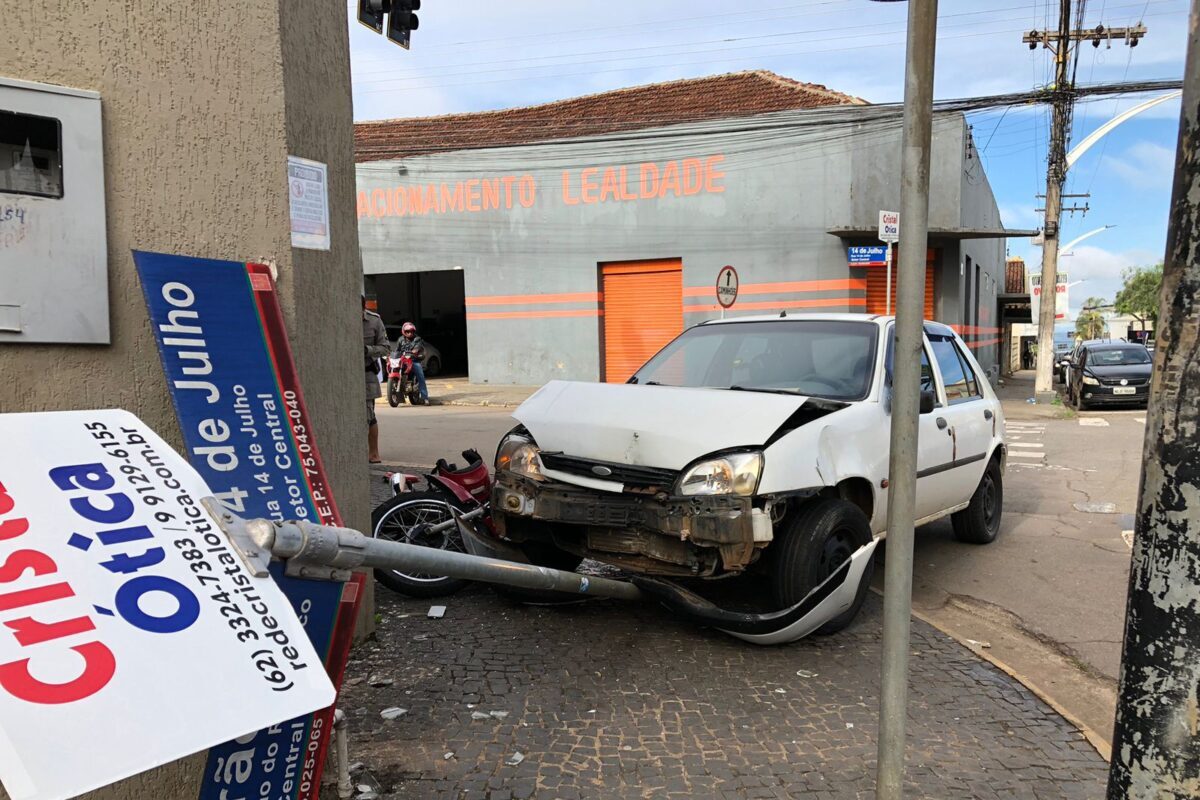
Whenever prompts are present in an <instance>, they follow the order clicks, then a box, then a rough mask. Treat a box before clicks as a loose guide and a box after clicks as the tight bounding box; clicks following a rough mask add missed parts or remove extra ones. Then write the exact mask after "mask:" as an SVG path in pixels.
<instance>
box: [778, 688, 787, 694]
mask: <svg viewBox="0 0 1200 800" xmlns="http://www.w3.org/2000/svg"><path fill="white" fill-rule="evenodd" d="M775 694H787V689H776V690H775Z"/></svg>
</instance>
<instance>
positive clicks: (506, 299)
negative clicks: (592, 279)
mask: <svg viewBox="0 0 1200 800" xmlns="http://www.w3.org/2000/svg"><path fill="white" fill-rule="evenodd" d="M600 297H601V295H600V293H599V292H570V293H567V294H493V295H481V296H478V297H468V298H467V300H466V303H467V305H469V306H509V305H519V304H521V303H529V304H536V303H598V302H600Z"/></svg>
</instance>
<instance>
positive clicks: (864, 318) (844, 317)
mask: <svg viewBox="0 0 1200 800" xmlns="http://www.w3.org/2000/svg"><path fill="white" fill-rule="evenodd" d="M798 319H803V320H819V321H823V322H873V323H875V324H876V325H885V324H887V323H889V322H892V321H893V320H895V319H896V318H895V317H894V316H889V315H886V314H855V313H850V312H831V311H795V312H792V311H780V313H778V314H755V315H753V316H746V317H729V318H727V319H709V320H705V321H704V322H701V323H698V324H700V325H728V324H729V323H731V322H779V321H780V320H783V321H787V320H792V321H795V320H798ZM925 327H926V329H927V330H929V329H932V330H934V331H935V332H937V333H942V332H943V331H942V329H944V331H945V332H946V333H951V332H952V330H951V329H950V328H949V327H948V326H946V325H944V324H942V323H940V322H933V321H931V320H925Z"/></svg>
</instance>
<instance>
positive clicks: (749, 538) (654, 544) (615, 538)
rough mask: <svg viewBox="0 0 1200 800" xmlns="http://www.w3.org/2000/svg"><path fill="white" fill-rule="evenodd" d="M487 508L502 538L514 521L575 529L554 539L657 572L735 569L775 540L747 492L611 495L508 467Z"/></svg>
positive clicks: (567, 546)
mask: <svg viewBox="0 0 1200 800" xmlns="http://www.w3.org/2000/svg"><path fill="white" fill-rule="evenodd" d="M492 509H493V511H494V512H496V513H495V515H494V516H495V519H496V523H497V526H498V529H499V532H500V533H501V535H510V536H511V537H512V538H518V531H517V530H516V529H515V526H512V525H509V524H508V522H509V521H510V520H512V519H513V518H517V519H525V520H530V521H534V522H544V523H556V524H561V525H569V526H576V527H577V531H575V534H576V535H575V537H573V539H572V540H571V541H566V542H564V541H560V537H559V536H556V538H555V541H554V543H555V544H556V545H558V546H559V547H563V548H564V549H569V550H572V551H575V552H578V553H580V554H581V555H588V556H592V557H597V558H600V559H602V560H606V561H610V562H612V563H615V564H618V565H620V566H624V567H627V568H630V569H633V570H634V571H645V572H648V573H657V574H690V575H711V574H714V573H715V572H717V571H739V570H741V569H742V568H744V567H745V566H746V565H747V564H749V563H750V561H751V560H752V558H753V555H754V550H755V547H756V544H761V543H765V542H769V541H770V540H771V537H772V528H771V520H770V516H769V515H768V514H767V513H766V512H765V511H764V510H763V509H761V508H755V507H754V505H753V502H752V500H751V498H749V497H740V496H732V495H712V496H697V497H675V496H671V495H668V494H666V493H663V492H659V493H654V494H649V493H646V494H641V493H637V492H608V491H601V490H596V489H587V488H584V487H580V486H574V485H571V484H566V483H559V482H554V481H534V480H531V479H529V478H526V477H524V476H521V475H516V474H514V473H511V472H507V471H502V472H500V473H498V474H497V476H496V484H495V486H494V488H493V490H492ZM508 528H513V530H508ZM523 532H527V531H523ZM721 568H723V570H722V569H721Z"/></svg>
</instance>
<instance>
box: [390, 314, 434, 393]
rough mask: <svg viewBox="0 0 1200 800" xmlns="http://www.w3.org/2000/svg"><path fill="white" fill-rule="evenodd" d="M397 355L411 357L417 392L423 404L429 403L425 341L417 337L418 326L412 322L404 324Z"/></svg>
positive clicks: (398, 342)
mask: <svg viewBox="0 0 1200 800" xmlns="http://www.w3.org/2000/svg"><path fill="white" fill-rule="evenodd" d="M396 354H397V355H405V354H408V355H411V356H412V362H413V375H414V376H415V377H416V379H417V391H418V392H420V394H421V402H422V403H428V402H429V389H427V388H426V387H425V368H424V367H423V366H422V363H423V362H424V360H425V340H424V339H422V338H421V337H420V336H418V335H417V326H416V325H414V324H412V323H411V322H406V323H404V327H402V328H401V329H400V339H399V340H398V341H397V342H396Z"/></svg>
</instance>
